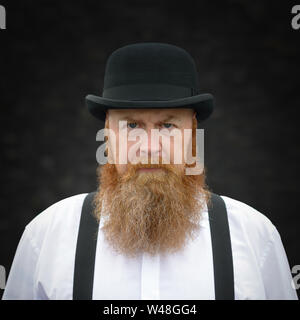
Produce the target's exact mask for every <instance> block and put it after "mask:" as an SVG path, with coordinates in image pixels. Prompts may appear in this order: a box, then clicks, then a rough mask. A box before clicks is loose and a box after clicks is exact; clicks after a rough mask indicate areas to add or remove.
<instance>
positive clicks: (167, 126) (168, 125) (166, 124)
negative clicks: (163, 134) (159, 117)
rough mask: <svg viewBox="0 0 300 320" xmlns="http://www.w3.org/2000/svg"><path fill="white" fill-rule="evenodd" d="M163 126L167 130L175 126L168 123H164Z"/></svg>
mask: <svg viewBox="0 0 300 320" xmlns="http://www.w3.org/2000/svg"><path fill="white" fill-rule="evenodd" d="M163 126H164V127H165V128H167V129H169V128H171V126H173V124H172V123H168V122H166V123H163Z"/></svg>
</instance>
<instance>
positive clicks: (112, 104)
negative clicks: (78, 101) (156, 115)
mask: <svg viewBox="0 0 300 320" xmlns="http://www.w3.org/2000/svg"><path fill="white" fill-rule="evenodd" d="M85 101H86V105H87V107H88V110H89V112H90V113H91V114H92V115H93V116H94V117H96V118H97V119H99V120H100V121H102V122H103V123H104V122H105V117H106V110H108V109H141V108H142V109H145V108H147V109H155V108H159V109H161V108H192V109H194V110H195V111H196V113H197V120H198V123H199V122H201V121H203V120H205V119H207V118H208V117H209V116H210V115H211V113H212V112H213V108H214V97H213V95H212V94H210V93H203V94H200V95H195V96H191V97H186V98H181V99H176V100H154V101H141V100H130V101H128V100H115V99H108V98H103V97H100V96H95V95H92V94H89V95H87V96H86V97H85Z"/></svg>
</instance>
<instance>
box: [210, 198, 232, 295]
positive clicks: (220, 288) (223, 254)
mask: <svg viewBox="0 0 300 320" xmlns="http://www.w3.org/2000/svg"><path fill="white" fill-rule="evenodd" d="M208 218H209V223H210V233H211V244H212V252H213V261H214V279H215V299H216V300H234V277H233V263H232V251H231V241H230V232H229V224H228V217H227V210H226V206H225V202H224V200H223V199H222V198H221V197H220V196H219V195H217V194H215V193H211V204H210V205H209V206H208Z"/></svg>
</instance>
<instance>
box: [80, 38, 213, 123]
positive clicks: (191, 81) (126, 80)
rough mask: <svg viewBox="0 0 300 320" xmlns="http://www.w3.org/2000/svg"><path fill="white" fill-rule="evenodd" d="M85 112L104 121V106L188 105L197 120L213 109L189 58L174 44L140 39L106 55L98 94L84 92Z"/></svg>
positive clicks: (151, 107)
mask: <svg viewBox="0 0 300 320" xmlns="http://www.w3.org/2000/svg"><path fill="white" fill-rule="evenodd" d="M85 99H86V103H87V106H88V109H89V111H90V112H91V114H92V115H94V116H95V117H96V118H98V119H100V120H101V121H103V122H104V121H105V111H106V110H107V109H137V108H149V109H154V108H192V109H194V110H195V111H196V112H197V120H198V125H199V122H200V121H202V120H204V119H206V118H208V117H209V116H210V115H211V113H212V111H213V96H212V95H211V94H210V93H203V92H201V90H200V88H199V79H198V74H197V70H196V65H195V62H194V60H193V58H192V57H191V56H190V54H189V53H188V52H186V51H185V50H184V49H182V48H179V47H177V46H175V45H171V44H166V43H158V42H143V43H135V44H130V45H126V46H124V47H121V48H119V49H117V50H115V51H114V52H113V53H112V54H111V55H110V56H109V58H108V60H107V64H106V69H105V75H104V88H103V94H102V97H101V96H95V95H91V94H89V95H87V96H86V98H85Z"/></svg>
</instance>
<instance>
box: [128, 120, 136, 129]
mask: <svg viewBox="0 0 300 320" xmlns="http://www.w3.org/2000/svg"><path fill="white" fill-rule="evenodd" d="M127 126H128V127H129V128H130V129H135V128H136V127H137V123H136V122H129V123H128V124H127Z"/></svg>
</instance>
